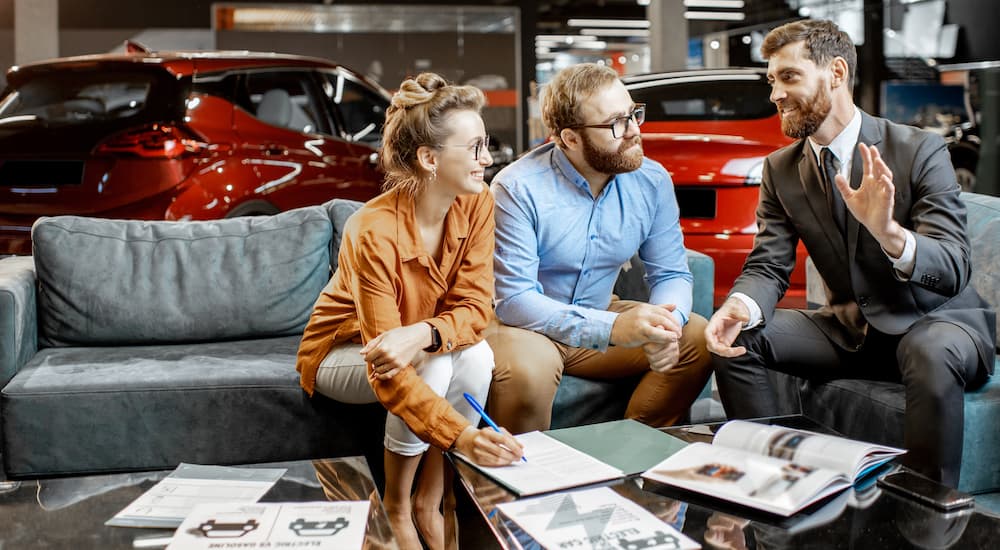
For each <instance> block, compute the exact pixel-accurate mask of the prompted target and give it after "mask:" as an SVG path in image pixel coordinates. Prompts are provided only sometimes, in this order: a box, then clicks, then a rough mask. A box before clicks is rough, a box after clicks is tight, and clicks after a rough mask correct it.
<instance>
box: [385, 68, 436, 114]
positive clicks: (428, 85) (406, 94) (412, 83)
mask: <svg viewBox="0 0 1000 550" xmlns="http://www.w3.org/2000/svg"><path fill="white" fill-rule="evenodd" d="M446 86H448V81H447V80H445V79H444V78H443V77H442V76H441V75H438V74H435V73H420V74H419V75H417V76H416V78H408V79H406V80H404V81H403V83H402V84H400V85H399V91H397V92H396V93H395V94H394V95H393V96H392V107H395V108H397V109H409V108H411V107H415V106H417V105H423V104H425V103H428V102H430V101H432V100H433V99H434V96H435V94H437V91H438V90H440V89H441V88H444V87H446Z"/></svg>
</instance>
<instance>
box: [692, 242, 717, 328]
mask: <svg viewBox="0 0 1000 550" xmlns="http://www.w3.org/2000/svg"><path fill="white" fill-rule="evenodd" d="M687 259H688V269H690V270H691V275H692V276H694V288H693V289H692V291H691V294H692V296H691V297H692V299H693V301H692V303H691V311H693V312H695V313H697V314H698V315H701V316H702V317H704V318H706V319H708V318H709V317H711V316H712V312H714V311H715V307H714V304H715V261H714V260H712V257H711V256H709V255H708V254H702V253H701V252H698V251H696V250H690V249H688V251H687Z"/></svg>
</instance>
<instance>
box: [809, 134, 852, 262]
mask: <svg viewBox="0 0 1000 550" xmlns="http://www.w3.org/2000/svg"><path fill="white" fill-rule="evenodd" d="M799 181H800V182H801V184H802V187H801V190H802V194H803V195H804V197H803V198H804V200H805V202H806V203H808V204H809V209H810V210H811V211H812V213H813V217H815V218H816V221H817V222H818V223H819V225H820V227H822V228H823V233H824V234H825V235H826V237H827V240H829V241H830V246H831V247H832V248H833V250H834V253H835V254H837V255H838V256H840V257H843V256H844V253H845V249H844V238H843V236H841V234H840V229H838V228H837V224H836V223H835V222H834V221H833V216H831V215H830V204H829V203H828V202H827V200H826V191H825V190H824V189H823V182H822V178H821V176H820V172H819V164H818V163H817V162H816V155H815V154H813V151H812V147H810V146H809V143H808V142H807V141H806V140H805V139H803V140H802V156H801V158H799Z"/></svg>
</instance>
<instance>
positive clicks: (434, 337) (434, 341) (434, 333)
mask: <svg viewBox="0 0 1000 550" xmlns="http://www.w3.org/2000/svg"><path fill="white" fill-rule="evenodd" d="M427 324H428V325H430V326H431V345H429V346H427V347H426V348H424V351H426V352H427V353H434V352H435V351H437V350H439V349H441V333H440V332H438V329H437V327H436V326H434V325H431V324H430V323H427Z"/></svg>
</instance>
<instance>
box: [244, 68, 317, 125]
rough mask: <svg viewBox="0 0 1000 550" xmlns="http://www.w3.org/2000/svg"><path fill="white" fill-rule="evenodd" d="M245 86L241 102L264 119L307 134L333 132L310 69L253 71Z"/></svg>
mask: <svg viewBox="0 0 1000 550" xmlns="http://www.w3.org/2000/svg"><path fill="white" fill-rule="evenodd" d="M244 87H245V90H244V92H245V93H244V94H241V95H242V98H241V99H242V100H241V101H240V106H241V107H243V108H244V109H246V110H247V111H249V112H250V113H253V114H254V116H256V117H257V118H258V119H260V120H262V121H263V122H266V123H268V124H271V125H272V126H279V127H282V128H288V129H290V130H294V131H296V132H302V133H306V134H312V133H320V132H322V133H330V130H329V128H328V127H327V124H326V119H325V118H324V117H323V115H322V112H323V111H322V110H321V109H320V103H319V101H318V97H317V95H318V90H317V89H316V87H315V86H314V85H313V81H312V79H311V76H310V73H309V72H306V71H260V72H252V73H248V74H247V75H246V79H245V80H244Z"/></svg>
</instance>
